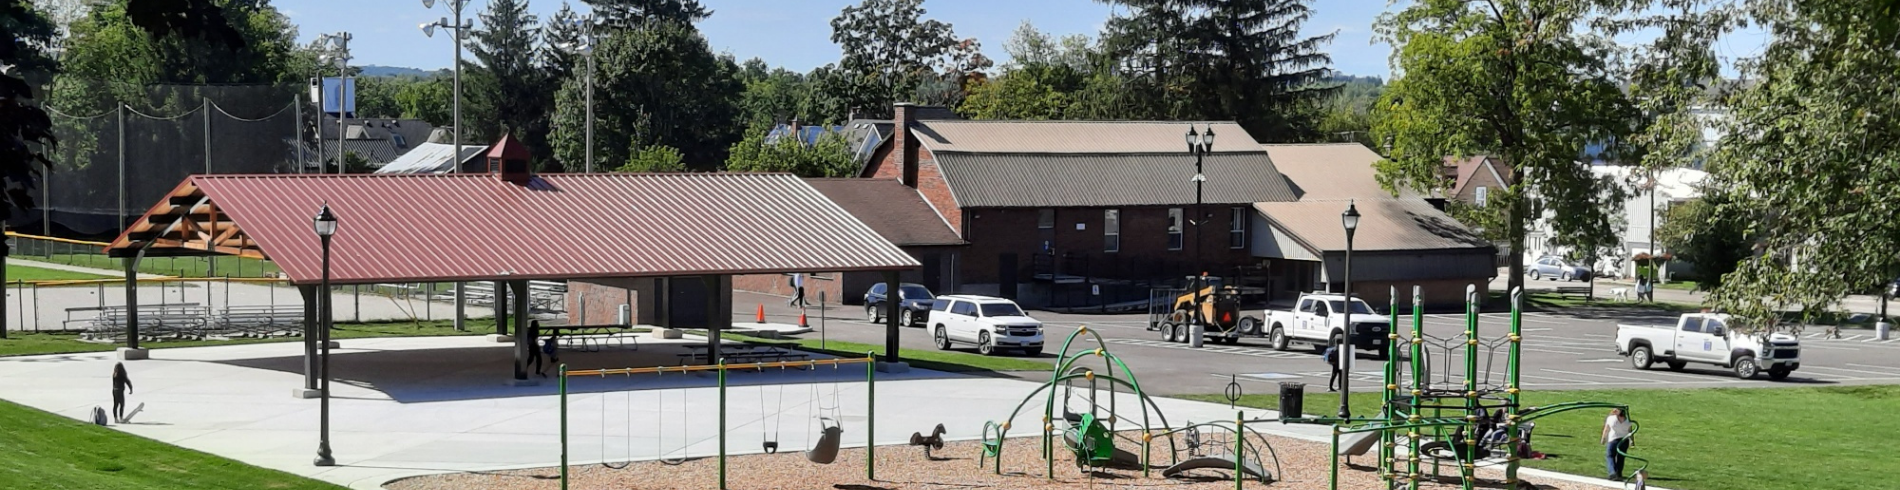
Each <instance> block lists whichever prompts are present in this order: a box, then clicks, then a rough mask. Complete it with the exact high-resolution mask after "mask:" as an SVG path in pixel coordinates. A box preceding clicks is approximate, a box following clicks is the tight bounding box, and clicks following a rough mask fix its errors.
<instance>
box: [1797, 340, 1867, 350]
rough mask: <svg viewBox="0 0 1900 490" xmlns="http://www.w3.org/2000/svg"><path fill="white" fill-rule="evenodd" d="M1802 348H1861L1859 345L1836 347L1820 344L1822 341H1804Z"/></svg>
mask: <svg viewBox="0 0 1900 490" xmlns="http://www.w3.org/2000/svg"><path fill="white" fill-rule="evenodd" d="M1801 348H1803V349H1821V350H1860V348H1858V347H1835V346H1831V345H1821V344H1820V343H1818V342H1803V343H1802V344H1801Z"/></svg>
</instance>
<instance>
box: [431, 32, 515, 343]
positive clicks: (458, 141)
mask: <svg viewBox="0 0 1900 490" xmlns="http://www.w3.org/2000/svg"><path fill="white" fill-rule="evenodd" d="M448 2H449V11H450V12H451V13H453V14H455V23H454V24H450V23H449V19H448V18H447V17H443V18H442V20H438V21H435V22H428V23H424V24H422V25H421V26H418V27H421V28H422V36H423V37H435V30H436V29H437V28H442V29H450V30H453V31H455V36H454V39H455V66H451V67H449V73H450V77H451V78H452V80H453V85H452V88H450V92H449V102H450V104H449V105H450V107H451V109H450V110H451V112H452V113H453V115H452V116H450V118H451V120H450V122H449V134H450V135H451V136H450V138H451V139H452V140H454V144H455V156H454V157H453V159H454V160H455V163H454V166H455V169H454V170H452V171H450V172H449V173H456V174H459V173H462V31H465V30H468V29H469V28H470V27H472V26H473V25H474V24H473V23H471V22H469V21H467V20H464V19H462V7H463V6H465V5H467V4H468V0H448ZM422 8H435V0H422ZM467 311H468V283H465V282H457V283H455V331H457V332H463V331H467V328H466V325H464V324H463V322H465V321H466V320H467V316H468V315H467V314H465V313H466V312H467ZM516 335H520V332H516Z"/></svg>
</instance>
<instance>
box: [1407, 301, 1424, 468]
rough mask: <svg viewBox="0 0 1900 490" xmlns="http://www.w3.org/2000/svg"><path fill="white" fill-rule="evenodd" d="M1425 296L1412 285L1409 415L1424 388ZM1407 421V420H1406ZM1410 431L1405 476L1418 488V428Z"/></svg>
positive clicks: (1416, 412) (1417, 402)
mask: <svg viewBox="0 0 1900 490" xmlns="http://www.w3.org/2000/svg"><path fill="white" fill-rule="evenodd" d="M1424 342H1425V298H1424V294H1422V291H1421V289H1420V288H1419V287H1418V286H1412V410H1411V415H1419V410H1418V405H1419V395H1420V394H1422V393H1423V392H1424V390H1425V384H1424V383H1425V381H1424V378H1423V377H1421V374H1420V373H1422V372H1423V371H1422V370H1420V369H1419V368H1420V366H1423V365H1424V362H1425V361H1424V354H1425V352H1424V351H1425V344H1424ZM1408 422H1409V420H1408ZM1408 430H1409V431H1410V437H1409V439H1410V441H1411V448H1412V452H1411V454H1408V455H1406V456H1407V458H1406V459H1407V460H1408V463H1407V466H1406V469H1407V470H1408V471H1407V474H1406V478H1407V479H1409V480H1411V481H1412V484H1411V486H1410V488H1411V490H1418V429H1416V428H1413V429H1408Z"/></svg>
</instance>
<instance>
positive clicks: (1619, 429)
mask: <svg viewBox="0 0 1900 490" xmlns="http://www.w3.org/2000/svg"><path fill="white" fill-rule="evenodd" d="M1631 428H1632V427H1631V426H1630V419H1629V417H1627V416H1625V415H1623V409H1621V408H1612V409H1610V417H1609V418H1606V419H1603V437H1602V443H1603V463H1604V465H1605V466H1608V467H1609V468H1608V469H1609V470H1610V479H1611V480H1616V481H1622V480H1623V453H1624V452H1627V451H1629V449H1630V432H1631Z"/></svg>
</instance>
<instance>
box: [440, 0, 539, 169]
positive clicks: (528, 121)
mask: <svg viewBox="0 0 1900 490" xmlns="http://www.w3.org/2000/svg"><path fill="white" fill-rule="evenodd" d="M481 19H482V23H481V24H482V28H480V29H476V30H475V32H474V35H473V36H471V37H472V38H473V39H474V41H475V42H474V43H472V44H471V45H470V46H469V52H470V53H471V54H473V55H475V59H476V60H477V61H478V62H479V65H477V66H473V67H471V69H468V70H464V71H465V72H467V73H468V74H469V77H468V81H469V82H471V83H469V84H467V85H466V86H465V87H464V94H465V95H464V100H467V101H469V102H470V104H469V108H470V109H472V110H471V111H470V113H471V114H473V116H474V117H468V118H463V121H465V123H468V122H472V124H469V129H471V130H473V131H472V132H465V133H464V134H473V135H474V138H477V140H478V141H494V140H496V139H499V138H501V135H502V134H503V133H510V134H513V135H514V136H515V138H517V139H520V140H521V143H522V144H523V145H526V146H527V147H528V150H529V152H530V153H531V154H533V155H534V159H535V160H536V161H546V160H548V159H549V158H552V157H553V152H552V151H550V150H549V148H548V143H547V132H548V116H549V112H551V111H552V109H553V107H552V105H553V103H554V99H553V97H552V95H553V94H551V93H550V91H549V90H548V87H549V86H550V85H552V82H553V80H550V79H549V78H548V75H547V72H546V70H544V69H543V67H541V66H539V64H538V63H537V62H536V59H535V58H536V54H537V53H538V49H539V47H540V41H541V29H540V28H539V27H538V26H537V22H538V21H539V19H537V18H536V17H535V15H534V14H530V13H528V2H527V1H526V0H491V1H490V2H489V3H488V9H487V10H486V11H484V12H482V14H481ZM470 89H472V90H470Z"/></svg>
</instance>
